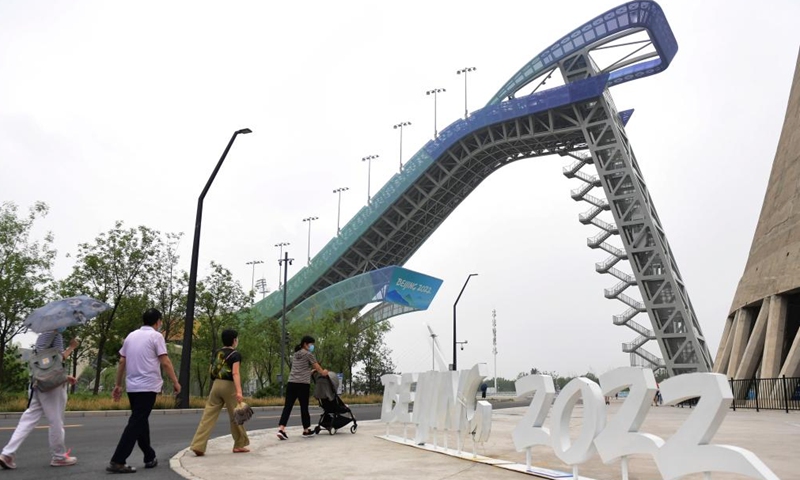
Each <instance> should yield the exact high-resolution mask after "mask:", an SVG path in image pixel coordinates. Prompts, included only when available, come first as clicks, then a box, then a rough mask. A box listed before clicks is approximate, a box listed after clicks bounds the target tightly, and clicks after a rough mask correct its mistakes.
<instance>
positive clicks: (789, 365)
mask: <svg viewBox="0 0 800 480" xmlns="http://www.w3.org/2000/svg"><path fill="white" fill-rule="evenodd" d="M780 374H781V376H783V375H786V376H787V377H800V331H798V332H797V335H795V336H794V341H793V342H792V348H790V349H789V354H788V355H786V361H785V362H783V368H782V369H781V373H780Z"/></svg>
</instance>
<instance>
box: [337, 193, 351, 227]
mask: <svg viewBox="0 0 800 480" xmlns="http://www.w3.org/2000/svg"><path fill="white" fill-rule="evenodd" d="M348 190H350V189H349V188H347V187H339V188H337V189H336V190H334V191H333V193H338V194H339V208H338V209H337V210H336V235H339V232H340V231H341V230H340V229H339V220H341V218H342V192H346V191H348Z"/></svg>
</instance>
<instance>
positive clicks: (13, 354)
mask: <svg viewBox="0 0 800 480" xmlns="http://www.w3.org/2000/svg"><path fill="white" fill-rule="evenodd" d="M3 354H4V355H5V359H4V361H3V363H4V365H5V369H6V370H5V376H4V378H3V383H2V384H0V393H3V392H22V391H24V390H25V389H26V388H27V387H28V368H27V366H26V365H25V362H23V361H22V359H21V358H20V357H21V355H20V351H19V346H18V345H16V344H13V343H12V344H11V345H9V346H8V348H6V350H5V351H4V352H3Z"/></svg>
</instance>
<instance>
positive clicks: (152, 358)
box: [119, 326, 167, 393]
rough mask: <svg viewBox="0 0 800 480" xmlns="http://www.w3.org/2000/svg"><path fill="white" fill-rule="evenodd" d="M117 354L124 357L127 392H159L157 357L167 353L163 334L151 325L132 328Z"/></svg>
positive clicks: (162, 383) (161, 383) (159, 374)
mask: <svg viewBox="0 0 800 480" xmlns="http://www.w3.org/2000/svg"><path fill="white" fill-rule="evenodd" d="M119 354H120V355H121V356H123V357H125V373H126V377H125V385H126V387H127V390H128V391H129V392H156V393H158V392H161V387H162V386H163V385H164V381H163V380H162V379H161V363H160V362H159V361H158V357H159V356H161V355H166V354H167V343H166V342H165V341H164V336H163V335H161V333H159V332H157V331H156V330H155V329H154V328H153V327H149V326H143V327H142V328H140V329H139V330H134V331H133V332H131V333H130V334H128V336H127V337H125V341H124V342H123V343H122V348H121V349H120V350H119Z"/></svg>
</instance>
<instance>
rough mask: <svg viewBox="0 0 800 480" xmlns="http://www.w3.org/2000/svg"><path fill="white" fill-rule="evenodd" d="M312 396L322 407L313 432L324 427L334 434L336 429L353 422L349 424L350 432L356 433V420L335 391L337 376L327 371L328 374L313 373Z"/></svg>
mask: <svg viewBox="0 0 800 480" xmlns="http://www.w3.org/2000/svg"><path fill="white" fill-rule="evenodd" d="M314 380H315V382H316V384H315V385H314V398H316V399H317V400H319V406H320V407H322V410H323V412H322V415H320V417H319V423H318V424H317V426H316V428H314V433H316V434H319V432H320V431H321V430H322V429H323V428H324V429H325V430H327V431H328V433H330V434H331V435H334V434H336V431H337V430H339V429H341V428H344V427H345V426H347V424H348V423H350V422H353V425H352V426H350V433H356V429H357V428H358V422H356V417H354V416H353V412H352V411H351V410H350V408H349V407H348V406H347V405H346V404H345V403H344V402H343V401H342V399H341V398H339V395H337V394H336V392H337V391H338V390H339V377H338V376H337V375H336V374H335V373H333V372H328V376H322V375H318V374H317V373H316V372H315V373H314Z"/></svg>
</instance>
